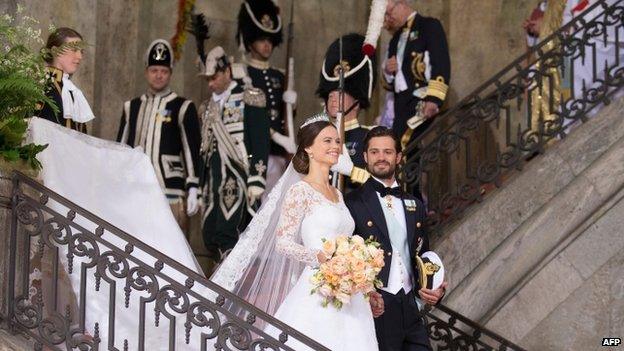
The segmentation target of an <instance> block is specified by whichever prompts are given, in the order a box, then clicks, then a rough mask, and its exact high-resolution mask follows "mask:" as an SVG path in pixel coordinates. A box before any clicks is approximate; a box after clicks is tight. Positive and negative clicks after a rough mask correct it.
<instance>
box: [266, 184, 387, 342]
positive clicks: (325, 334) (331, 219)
mask: <svg viewBox="0 0 624 351" xmlns="http://www.w3.org/2000/svg"><path fill="white" fill-rule="evenodd" d="M281 208H282V210H281V213H280V220H279V223H278V226H277V230H276V235H277V239H276V251H277V252H278V253H280V254H282V255H285V256H287V257H289V258H290V259H292V260H297V261H300V262H304V263H305V264H306V267H305V269H304V270H303V273H302V274H301V276H300V277H299V279H298V280H297V282H296V283H295V285H294V286H293V288H292V289H291V290H290V292H289V293H288V295H287V296H286V298H285V299H284V301H283V302H282V304H281V305H280V306H279V308H278V309H277V312H276V314H275V318H277V319H279V320H281V321H282V322H284V323H286V324H288V325H290V326H292V327H293V328H295V329H297V330H298V331H300V332H302V333H303V334H305V335H306V336H308V337H310V338H312V339H314V340H315V341H317V342H319V343H321V344H322V345H324V346H325V347H327V348H329V349H331V350H333V351H341V350H344V351H347V350H361V351H366V350H378V347H377V338H376V337H375V325H374V322H373V315H372V312H371V308H370V305H369V303H368V301H367V300H366V299H365V298H364V296H363V294H361V293H359V294H357V295H355V296H352V298H351V301H350V303H349V304H345V305H344V306H343V307H342V309H340V310H339V309H337V308H335V307H334V306H333V305H329V306H327V307H322V306H321V301H322V299H321V297H320V295H318V294H310V290H311V289H312V284H311V283H310V277H311V276H312V274H313V273H314V269H313V267H314V266H317V265H318V261H317V258H316V254H317V252H318V251H319V250H320V249H321V246H322V240H321V239H323V238H325V239H332V238H335V237H337V236H338V235H351V233H353V229H354V222H353V219H352V218H351V215H350V213H349V210H348V209H347V207H346V206H345V204H344V201H343V199H342V195H340V198H339V201H338V202H337V203H334V202H332V201H330V200H328V199H327V198H325V197H324V196H323V195H322V194H321V193H320V192H318V191H316V190H315V189H314V188H312V186H311V185H309V184H308V183H306V182H305V181H299V182H297V183H295V184H294V185H293V186H292V187H290V189H288V191H287V193H286V196H285V199H284V203H283V205H282V207H281ZM297 238H300V240H297ZM299 241H302V243H299ZM266 331H267V332H268V333H269V334H270V335H273V336H274V337H276V338H277V336H278V334H279V333H278V332H277V331H276V330H275V329H273V328H272V327H268V328H267V330H266ZM286 345H288V346H290V347H292V348H293V349H294V350H298V351H300V350H309V348H308V347H306V346H304V345H303V344H301V343H300V342H299V341H297V340H294V339H289V340H288V342H287V343H286Z"/></svg>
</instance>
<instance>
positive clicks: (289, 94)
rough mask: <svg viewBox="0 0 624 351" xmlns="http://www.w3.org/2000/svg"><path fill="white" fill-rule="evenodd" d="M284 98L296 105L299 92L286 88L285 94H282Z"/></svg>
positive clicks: (288, 102)
mask: <svg viewBox="0 0 624 351" xmlns="http://www.w3.org/2000/svg"><path fill="white" fill-rule="evenodd" d="M282 100H284V102H285V103H287V104H291V105H293V106H294V105H295V104H296V103H297V92H296V91H294V90H286V91H285V92H284V95H282Z"/></svg>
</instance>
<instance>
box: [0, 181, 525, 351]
mask: <svg viewBox="0 0 624 351" xmlns="http://www.w3.org/2000/svg"><path fill="white" fill-rule="evenodd" d="M4 202H6V205H7V206H6V207H8V208H10V209H11V210H12V216H11V233H10V243H9V249H10V251H9V253H8V255H7V256H8V259H9V279H8V281H9V283H8V287H9V289H8V291H7V293H8V294H7V295H8V315H7V316H2V319H3V320H5V321H6V322H7V323H8V327H9V329H10V330H12V331H13V332H20V333H22V334H24V335H26V336H27V337H29V338H32V339H33V340H34V341H35V349H36V350H42V349H43V347H44V346H45V347H47V348H46V349H52V350H62V349H67V350H71V349H79V350H98V349H100V348H101V349H107V350H119V349H122V350H129V349H137V350H145V349H147V350H150V349H154V345H155V344H156V345H158V349H163V350H165V349H169V350H173V349H180V348H185V346H188V348H189V349H192V350H207V349H214V348H216V349H217V350H292V348H290V347H289V346H288V345H287V344H285V343H286V342H287V340H288V339H289V338H295V339H297V340H299V341H301V342H303V343H304V344H306V345H308V346H309V347H310V348H312V349H315V350H327V349H326V348H324V347H323V346H321V345H319V344H318V343H316V342H314V341H313V340H311V339H309V338H307V337H305V336H304V335H302V334H300V333H299V332H297V331H296V330H293V329H292V328H291V327H289V326H287V325H285V324H283V323H282V322H280V321H278V320H276V319H274V318H272V317H271V316H268V315H266V314H265V313H263V312H262V311H260V310H258V309H257V308H255V307H254V306H252V305H249V304H248V303H246V302H245V301H242V300H241V299H240V298H238V297H237V296H235V295H233V294H231V293H229V292H228V291H225V290H224V289H222V288H221V287H219V286H217V285H215V284H214V283H212V282H210V281H208V280H206V279H205V278H203V277H202V276H200V275H199V274H198V273H196V272H194V271H193V270H191V269H188V268H187V267H185V266H183V265H181V264H180V263H178V262H176V261H173V260H172V259H170V258H168V257H166V256H165V255H164V254H162V253H160V252H158V251H157V250H155V249H153V248H151V247H149V246H147V245H145V244H143V243H142V242H140V241H138V240H136V239H135V238H133V237H132V236H130V235H128V234H127V233H125V232H123V231H122V230H120V229H118V228H116V227H114V226H112V225H111V224H109V223H106V222H105V221H104V220H102V219H100V218H98V217H97V216H95V215H94V214H92V213H90V212H88V211H87V210H85V209H82V208H80V207H79V206H77V205H76V204H74V203H72V202H71V201H69V200H67V199H65V198H63V197H62V196H60V195H58V194H56V193H55V192H53V191H51V190H49V189H47V188H45V187H43V186H42V185H40V184H38V183H37V182H35V181H34V180H32V179H30V178H28V177H26V176H25V175H23V174H21V173H18V172H16V173H14V175H13V191H12V197H11V199H10V201H4ZM63 213H64V214H63ZM106 287H108V289H106ZM98 291H101V292H103V293H104V294H105V295H107V297H108V299H101V296H100V297H97V296H98V295H97V292H98ZM135 295H140V298H139V299H138V300H137V299H136V298H135V299H133V298H132V297H133V296H135ZM206 295H211V296H213V297H214V298H212V299H211V298H207V297H206ZM94 297H95V299H94ZM137 303H138V305H139V308H138V309H137V308H136V304H137ZM119 305H120V306H119ZM226 305H232V307H234V308H235V309H237V310H242V311H244V312H243V313H242V317H241V314H237V315H232V314H231V313H230V312H228V311H229V310H231V309H226V308H224V307H223V306H226ZM133 307H134V308H133ZM120 313H121V314H123V315H124V316H125V317H124V318H122V320H118V318H117V317H118V316H119V315H120ZM90 314H91V315H90ZM92 314H95V315H92ZM150 314H151V315H152V316H153V318H149V316H150ZM161 316H162V317H161ZM178 318H179V319H180V322H177V319H178ZM424 319H425V322H426V324H427V330H428V332H429V334H430V336H431V340H432V344H433V345H434V349H435V350H440V351H442V350H522V348H520V347H518V346H517V345H514V344H513V343H511V342H510V341H508V340H506V339H504V338H503V337H501V336H499V335H497V334H495V333H493V332H491V331H489V330H487V329H485V328H483V327H482V326H480V325H478V324H477V323H475V322H473V321H471V320H469V319H468V318H466V317H464V316H462V315H461V314H459V313H457V312H455V311H453V310H451V309H449V308H448V307H445V306H442V305H440V306H438V307H437V308H436V309H435V310H433V311H431V310H428V311H427V312H426V314H425V315H424ZM165 320H166V321H165ZM150 322H152V323H153V324H154V325H155V327H156V329H154V328H152V330H151V332H152V333H153V332H154V331H157V332H160V335H156V336H155V335H153V334H152V333H150V330H148V329H149V325H148V324H149V323H150ZM182 322H183V323H182ZM117 323H119V324H117ZM128 323H129V324H130V325H132V333H133V334H132V335H130V336H132V337H133V339H129V338H127V337H126V338H124V337H121V338H118V336H119V330H118V328H117V327H118V326H119V325H121V326H122V327H124V326H125V329H128ZM159 324H168V327H164V328H161V329H158V328H160V327H158V325H159ZM266 325H271V326H273V327H274V328H276V329H277V330H279V331H280V332H279V336H277V339H275V338H274V336H275V335H268V334H267V333H265V332H264V330H265V328H263V327H262V326H266ZM193 329H195V330H196V331H197V332H195V333H193V332H192V330H193ZM467 330H469V331H467ZM126 336H128V335H126ZM155 337H160V338H161V341H162V342H160V343H155V342H154V338H155ZM149 340H151V342H150V341H149ZM212 344H215V345H214V346H212ZM208 345H211V346H210V348H209V347H208ZM492 345H494V346H492Z"/></svg>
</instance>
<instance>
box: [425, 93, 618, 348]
mask: <svg viewBox="0 0 624 351" xmlns="http://www.w3.org/2000/svg"><path fill="white" fill-rule="evenodd" d="M623 111H624V99H622V98H620V99H616V100H615V101H613V102H612V103H611V104H610V105H608V106H606V107H605V108H604V109H603V110H601V111H600V112H599V113H598V114H597V115H596V116H595V117H593V118H592V119H591V120H589V121H588V122H587V123H585V124H583V125H582V126H579V127H577V128H576V129H575V130H573V131H572V132H571V133H570V135H569V136H568V137H566V138H565V139H564V140H560V141H558V142H557V143H555V144H554V145H552V146H551V147H548V148H547V149H546V152H545V153H544V154H543V155H540V156H537V157H535V158H533V159H532V160H531V161H530V162H529V163H527V164H526V166H525V167H524V169H523V170H522V172H518V173H515V175H514V176H513V178H512V179H509V180H508V181H507V182H506V184H505V185H504V186H503V187H502V188H501V189H498V190H496V191H495V192H494V193H492V194H490V195H489V196H487V197H486V198H485V200H484V201H483V202H482V203H480V204H477V205H475V206H473V207H471V208H470V209H469V210H468V211H467V212H466V213H465V214H464V215H463V218H462V220H461V221H458V222H457V223H455V225H453V226H451V227H449V228H447V229H446V230H445V231H444V235H442V236H441V237H439V238H437V240H435V242H434V244H433V247H434V249H435V250H436V251H437V252H438V253H439V254H440V255H441V257H442V258H443V260H444V261H445V265H446V267H448V273H447V277H448V280H449V283H450V287H451V290H450V293H449V294H448V295H447V297H446V298H445V303H446V304H447V305H448V306H449V307H451V308H453V309H455V310H457V311H461V313H463V314H464V315H466V316H467V317H468V318H471V319H473V320H476V321H477V322H479V323H481V324H483V325H485V326H486V327H487V328H489V329H491V330H493V331H495V332H498V333H500V334H501V335H505V336H506V337H507V338H508V339H510V340H511V341H512V342H516V343H518V344H519V345H520V346H523V347H525V348H526V349H528V350H598V349H601V342H602V338H603V337H622V335H623V334H624V256H622V255H621V254H620V252H621V250H622V249H623V248H624V235H623V233H622V230H623V228H624V200H623V199H624V119H623V118H622V112H623Z"/></svg>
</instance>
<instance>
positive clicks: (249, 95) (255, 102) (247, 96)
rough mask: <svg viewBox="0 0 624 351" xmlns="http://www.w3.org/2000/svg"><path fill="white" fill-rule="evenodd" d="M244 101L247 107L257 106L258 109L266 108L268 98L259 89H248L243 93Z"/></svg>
mask: <svg viewBox="0 0 624 351" xmlns="http://www.w3.org/2000/svg"><path fill="white" fill-rule="evenodd" d="M243 101H244V102H245V104H246V105H250V106H256V107H262V108H264V107H266V96H265V95H264V92H262V90H260V89H258V88H248V89H245V92H244V93H243Z"/></svg>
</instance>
